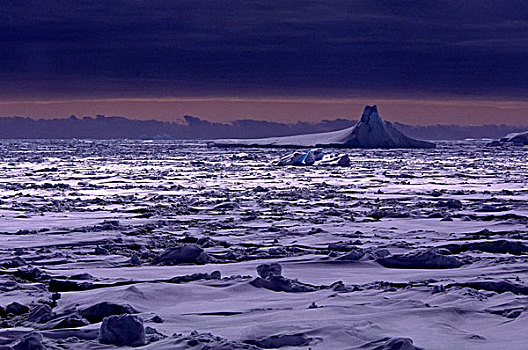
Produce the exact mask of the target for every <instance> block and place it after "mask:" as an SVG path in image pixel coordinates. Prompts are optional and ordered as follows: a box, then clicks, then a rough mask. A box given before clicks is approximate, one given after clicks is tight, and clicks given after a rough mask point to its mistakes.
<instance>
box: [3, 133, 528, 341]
mask: <svg viewBox="0 0 528 350" xmlns="http://www.w3.org/2000/svg"><path fill="white" fill-rule="evenodd" d="M484 145H485V144H484V143H440V144H439V145H438V148H437V149H426V150H421V149H417V150H347V152H346V155H347V156H348V161H349V162H350V166H335V167H334V166H328V167H327V166H320V165H324V162H325V160H327V159H328V158H329V156H326V155H323V154H322V153H321V152H316V151H317V150H316V149H315V150H311V152H312V153H313V158H314V165H315V166H312V167H309V168H306V167H303V166H299V167H296V166H286V167H284V166H270V165H269V164H271V163H272V162H273V161H274V160H275V159H277V158H280V156H281V155H283V153H284V150H278V149H272V148H270V149H266V150H259V149H245V150H244V151H245V152H244V153H240V152H239V151H237V150H236V149H210V148H207V147H206V146H205V145H204V144H186V145H183V144H181V143H177V142H169V141H156V142H152V143H148V144H146V143H142V142H135V141H90V142H88V141H35V142H25V141H3V142H2V147H1V148H0V156H1V157H0V159H1V164H0V189H1V191H0V193H1V195H0V215H1V220H0V242H1V244H0V294H1V298H0V325H1V327H2V328H1V329H0V348H5V349H60V348H71V349H87V348H101V349H110V348H117V347H119V346H121V345H125V346H136V347H138V348H145V349H204V348H210V349H266V348H284V349H296V348H299V349H308V348H312V349H446V348H465V349H498V348H508V349H524V348H526V344H527V342H528V337H527V336H526V335H525V329H526V326H527V320H528V318H527V313H526V308H527V298H528V275H527V272H526V266H525V265H526V259H527V257H528V246H527V241H526V231H527V224H528V205H527V204H526V203H528V202H527V200H528V186H527V182H526V173H527V170H528V166H527V165H526V156H525V153H524V152H525V151H523V149H522V148H510V149H507V148H500V147H499V148H486V147H483V146H484ZM333 152H334V151H332V150H325V153H327V154H332V153H333ZM338 153H339V152H336V154H338ZM305 155H306V154H305ZM305 159H309V157H305ZM333 159H334V160H335V159H336V158H333Z"/></svg>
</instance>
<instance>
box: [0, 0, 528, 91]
mask: <svg viewBox="0 0 528 350" xmlns="http://www.w3.org/2000/svg"><path fill="white" fill-rule="evenodd" d="M3 4H4V5H3V8H2V12H1V14H0V33H1V36H2V40H1V41H0V49H1V52H2V55H0V74H1V77H0V79H2V81H3V84H2V88H1V90H0V93H2V94H4V95H6V94H9V93H10V92H17V93H19V92H20V91H22V92H24V91H25V92H26V93H28V94H46V93H48V94H53V93H70V94H73V95H75V94H81V95H83V94H92V95H108V94H114V95H116V94H119V93H125V94H131V95H134V94H137V95H145V94H147V95H148V94H152V95H160V94H166V95H171V94H176V93H179V94H181V93H185V94H259V95H262V94H264V95H266V94H302V95H310V94H314V95H320V94H342V95H346V94H348V93H355V92H358V91H365V92H382V93H389V94H390V93H395V94H401V93H403V94H405V93H421V94H435V93H446V94H452V93H457V94H489V95H507V94H516V95H526V94H527V93H528V84H527V83H526V81H528V68H527V64H526V62H527V61H528V50H527V49H528V40H527V39H526V38H528V19H527V18H528V5H525V2H523V1H500V2H499V1H464V0H459V1H241V0H231V1H212V0H211V1H204V0H193V1H156V0H152V1H132V0H129V1H124V0H118V1H75V2H74V1H48V2H42V1H38V2H37V1H20V0H17V1H4V2H3Z"/></svg>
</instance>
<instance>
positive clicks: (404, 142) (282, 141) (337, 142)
mask: <svg viewBox="0 0 528 350" xmlns="http://www.w3.org/2000/svg"><path fill="white" fill-rule="evenodd" d="M210 145H212V146H220V147H230V146H246V147H253V146H255V147H348V148H433V147H435V144H434V143H431V142H427V141H421V140H415V139H412V138H410V137H407V136H405V135H404V134H403V133H401V132H400V131H398V130H396V128H394V126H393V125H392V124H391V123H390V122H387V121H383V120H382V119H381V117H380V116H379V114H378V109H377V107H376V106H375V105H374V106H366V107H365V109H364V110H363V115H362V116H361V119H360V120H359V122H358V123H357V124H356V125H355V126H353V127H350V128H346V129H343V130H338V131H332V132H324V133H318V134H307V135H295V136H284V137H269V138H262V139H223V140H215V141H213V142H211V143H210Z"/></svg>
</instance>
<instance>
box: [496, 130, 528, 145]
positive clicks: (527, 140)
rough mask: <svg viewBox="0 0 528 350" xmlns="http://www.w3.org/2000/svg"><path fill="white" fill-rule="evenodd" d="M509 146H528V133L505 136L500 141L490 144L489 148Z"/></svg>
mask: <svg viewBox="0 0 528 350" xmlns="http://www.w3.org/2000/svg"><path fill="white" fill-rule="evenodd" d="M507 145H514V146H525V145H528V131H525V132H520V133H511V134H508V135H506V136H504V137H503V138H501V139H500V140H498V141H493V142H491V143H490V144H489V146H507Z"/></svg>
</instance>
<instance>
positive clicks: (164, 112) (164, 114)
mask: <svg viewBox="0 0 528 350" xmlns="http://www.w3.org/2000/svg"><path fill="white" fill-rule="evenodd" d="M367 104H377V105H378V106H379V107H380V114H381V115H382V117H384V118H385V119H386V120H390V121H394V122H401V123H406V124H413V125H432V124H459V125H481V124H511V125H527V124H528V101H516V100H484V99H482V100H480V99H454V98H451V99H407V98H402V99H397V98H359V97H358V98H330V97H329V98H320V97H319V98H318V97H314V98H310V97H229V96H228V97H168V98H167V97H162V98H157V97H131V98H99V99H61V100H26V101H24V100H7V101H6V100H4V101H0V115H2V116H14V115H18V116H23V117H31V118H37V119H40V118H43V119H49V118H53V117H58V118H63V117H68V116H69V115H72V114H74V115H77V116H79V117H82V116H95V115H97V114H104V115H107V116H110V115H119V116H123V117H126V118H130V119H138V120H148V119H155V120H163V121H175V120H177V119H179V118H181V117H182V116H183V115H194V116H197V117H200V118H201V119H204V120H208V121H212V122H229V121H233V120H236V119H255V120H268V121H279V122H286V123H288V122H296V121H309V122H317V121H320V120H324V119H336V118H346V119H353V120H356V119H358V118H359V116H360V114H361V111H362V109H363V107H364V106H365V105H367Z"/></svg>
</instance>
